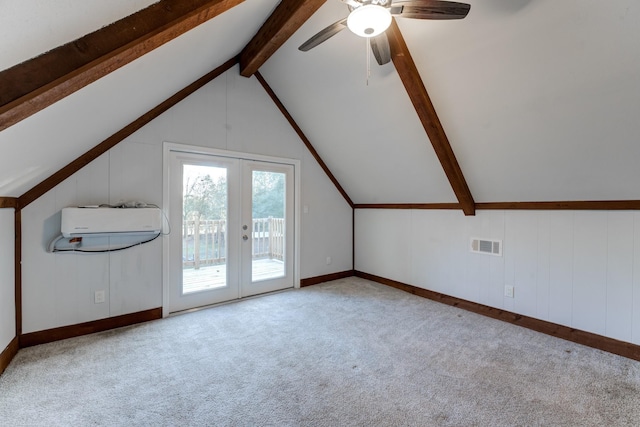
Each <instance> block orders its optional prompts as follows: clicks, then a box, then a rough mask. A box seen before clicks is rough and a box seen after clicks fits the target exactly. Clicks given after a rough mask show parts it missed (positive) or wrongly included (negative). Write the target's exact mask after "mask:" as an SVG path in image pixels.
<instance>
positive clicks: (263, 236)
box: [251, 170, 286, 282]
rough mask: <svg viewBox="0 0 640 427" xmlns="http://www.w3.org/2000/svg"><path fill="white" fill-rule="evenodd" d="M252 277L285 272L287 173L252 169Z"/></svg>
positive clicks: (264, 278) (265, 278) (256, 278)
mask: <svg viewBox="0 0 640 427" xmlns="http://www.w3.org/2000/svg"><path fill="white" fill-rule="evenodd" d="M251 184H252V185H251V188H252V196H251V208H252V218H253V228H252V230H253V239H252V261H251V281H252V282H257V281H260V280H268V279H274V278H277V277H283V276H284V275H285V268H284V266H285V256H284V255H285V247H284V246H285V221H286V218H285V214H284V213H285V205H286V203H285V201H286V199H285V174H284V173H279V172H268V171H255V170H254V171H253V176H252V183H251Z"/></svg>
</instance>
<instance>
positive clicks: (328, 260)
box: [327, 256, 332, 265]
mask: <svg viewBox="0 0 640 427" xmlns="http://www.w3.org/2000/svg"><path fill="white" fill-rule="evenodd" d="M331 261H332V259H331V257H330V256H328V257H327V265H329V264H331Z"/></svg>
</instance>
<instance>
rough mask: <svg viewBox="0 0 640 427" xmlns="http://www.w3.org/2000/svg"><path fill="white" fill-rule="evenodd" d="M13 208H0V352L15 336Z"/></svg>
mask: <svg viewBox="0 0 640 427" xmlns="http://www.w3.org/2000/svg"><path fill="white" fill-rule="evenodd" d="M14 218H15V214H14V210H13V209H0V353H1V352H2V351H3V350H4V349H5V348H6V347H7V345H9V343H10V342H11V340H13V339H14V338H15V336H16V311H15V282H14V260H15V257H14V242H15V233H14Z"/></svg>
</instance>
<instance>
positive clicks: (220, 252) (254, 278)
mask: <svg viewBox="0 0 640 427" xmlns="http://www.w3.org/2000/svg"><path fill="white" fill-rule="evenodd" d="M166 155H167V157H168V159H167V160H168V162H167V163H168V165H167V166H168V179H166V181H165V186H166V187H165V198H166V201H165V205H166V208H168V212H169V223H170V227H171V232H170V234H169V236H168V245H167V246H165V250H167V252H168V253H167V254H166V255H165V262H166V263H167V266H168V268H167V269H166V270H165V274H167V276H168V280H167V281H166V283H165V301H164V305H165V307H166V309H165V312H166V313H173V312H177V311H182V310H187V309H191V308H195V307H201V306H206V305H211V304H215V303H219V302H224V301H229V300H233V299H237V298H242V297H246V296H251V295H257V294H261V293H265V292H271V291H276V290H280V289H285V288H290V287H293V286H294V265H295V263H294V254H295V251H294V241H295V240H294V230H295V227H294V194H295V192H294V182H295V180H294V172H295V168H294V165H292V164H284V163H277V162H266V161H261V160H251V159H241V158H235V157H226V156H219V155H209V154H198V153H186V152H181V151H171V150H169V151H168V152H167V154H166Z"/></svg>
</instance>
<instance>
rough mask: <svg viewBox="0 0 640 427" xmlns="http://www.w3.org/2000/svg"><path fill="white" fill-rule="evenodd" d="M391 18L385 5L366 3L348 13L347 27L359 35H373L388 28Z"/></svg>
mask: <svg viewBox="0 0 640 427" xmlns="http://www.w3.org/2000/svg"><path fill="white" fill-rule="evenodd" d="M391 19H392V18H391V12H389V9H387V8H386V7H383V6H379V5H375V4H367V5H364V6H361V7H359V8H357V9H354V10H353V11H352V12H351V13H350V14H349V16H348V17H347V27H348V28H349V29H350V30H351V31H352V32H353V33H354V34H356V35H358V36H360V37H375V36H377V35H380V34H382V33H383V32H384V31H385V30H386V29H387V28H389V25H391Z"/></svg>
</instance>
